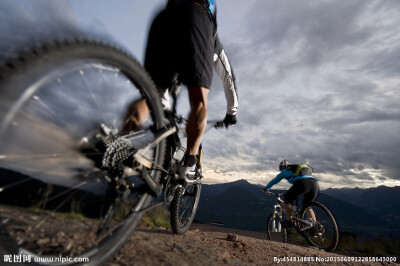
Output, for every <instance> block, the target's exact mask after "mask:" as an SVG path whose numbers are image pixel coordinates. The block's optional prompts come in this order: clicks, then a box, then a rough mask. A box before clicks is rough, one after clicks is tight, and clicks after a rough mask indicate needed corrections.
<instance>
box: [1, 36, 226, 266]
mask: <svg viewBox="0 0 400 266" xmlns="http://www.w3.org/2000/svg"><path fill="white" fill-rule="evenodd" d="M175 87H177V86H175ZM176 94H177V93H175V95H176ZM140 99H144V100H145V102H146V104H147V106H148V108H149V110H150V116H149V118H148V119H147V121H146V122H145V123H144V124H142V125H140V127H138V128H136V129H130V130H126V131H124V130H123V128H124V127H125V125H126V124H127V120H126V119H125V118H126V113H127V109H128V107H129V106H130V104H131V103H134V102H135V101H138V100H140ZM175 100H176V99H175ZM0 103H1V104H0V121H1V125H0V140H1V144H0V255H1V254H5V255H18V256H19V258H22V259H21V261H20V262H22V263H24V262H37V263H39V264H52V265H57V264H59V265H61V264H63V265H65V264H67V265H68V264H71V265H73V264H80V263H79V262H75V261H74V260H72V261H71V260H70V261H63V262H61V261H58V258H60V257H65V256H67V257H70V258H72V257H81V258H87V259H88V260H89V262H85V264H89V265H99V264H101V263H103V262H104V261H105V260H106V259H107V258H109V257H110V256H111V255H113V254H114V253H115V252H116V251H117V250H118V249H119V248H120V247H121V246H122V244H123V243H124V242H125V241H127V240H128V239H129V237H130V235H131V234H132V232H133V231H134V230H135V228H136V226H137V225H138V223H139V221H140V220H141V218H142V217H143V215H144V213H145V212H146V211H147V210H149V209H151V208H153V207H155V206H157V205H158V204H160V203H154V199H155V198H160V197H162V195H163V194H164V197H163V198H164V202H165V203H166V204H171V226H172V230H173V232H174V233H177V234H182V233H184V232H185V231H186V230H188V228H189V227H190V224H191V223H192V221H193V218H194V215H195V212H196V209H197V206H198V201H199V197H200V191H201V178H202V172H201V152H202V147H200V150H199V154H198V163H197V165H196V170H195V172H194V177H193V181H192V182H190V183H186V182H183V181H181V180H179V179H177V178H176V174H177V173H176V171H177V167H176V165H177V162H178V161H179V159H180V158H178V154H182V152H184V145H183V143H184V142H185V141H184V140H183V139H182V134H184V132H182V130H181V127H182V125H183V124H184V119H182V118H181V117H179V116H177V115H176V112H175V108H173V112H172V113H169V115H168V116H167V117H166V116H165V115H164V112H163V110H162V108H161V102H160V98H159V95H158V92H157V90H156V88H155V85H154V84H153V82H152V81H151V79H150V77H149V75H148V74H147V73H146V71H145V70H144V69H143V68H142V67H141V65H140V64H139V63H138V62H137V61H136V59H134V58H133V57H132V56H131V55H130V54H129V53H127V52H125V51H123V50H122V49H120V48H118V47H115V46H112V45H109V44H106V43H103V42H98V41H94V40H86V39H73V40H60V41H53V42H50V43H46V44H38V45H37V46H36V47H34V48H30V49H26V50H25V51H24V52H23V53H21V54H19V55H17V56H15V58H13V59H11V60H10V61H9V62H7V63H6V64H4V65H3V66H1V67H0ZM220 125H221V123H218V126H220ZM21 256H22V257H21ZM2 258H3V257H2ZM25 258H26V260H27V261H25ZM28 258H29V259H30V260H29V261H28Z"/></svg>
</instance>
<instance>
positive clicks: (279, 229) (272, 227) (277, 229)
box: [266, 213, 287, 243]
mask: <svg viewBox="0 0 400 266" xmlns="http://www.w3.org/2000/svg"><path fill="white" fill-rule="evenodd" d="M281 222H282V220H281V218H279V217H278V216H275V217H274V215H273V213H271V214H270V215H269V216H268V219H267V226H266V229H267V235H268V239H269V240H271V241H276V242H282V243H286V242H287V232H286V228H284V227H283V226H282V224H281Z"/></svg>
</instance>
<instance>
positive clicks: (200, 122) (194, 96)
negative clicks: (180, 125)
mask: <svg viewBox="0 0 400 266" xmlns="http://www.w3.org/2000/svg"><path fill="white" fill-rule="evenodd" d="M208 92H209V89H208V88H205V87H201V86H197V87H191V88H189V101H190V114H189V119H188V121H187V125H186V134H187V154H188V155H193V156H195V155H196V154H197V151H198V149H199V146H200V143H201V140H202V138H203V135H204V130H205V128H206V125H207V95H208Z"/></svg>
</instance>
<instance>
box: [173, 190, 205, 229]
mask: <svg viewBox="0 0 400 266" xmlns="http://www.w3.org/2000/svg"><path fill="white" fill-rule="evenodd" d="M200 192H201V183H198V184H186V185H185V186H183V187H180V188H178V189H177V190H176V192H175V196H174V199H173V200H172V203H171V227H172V231H173V232H174V234H178V235H180V234H183V233H185V232H186V231H187V230H188V229H189V227H190V225H191V224H192V222H193V219H194V216H195V215H196V211H197V206H198V205H199V200H200Z"/></svg>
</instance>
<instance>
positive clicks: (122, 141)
mask: <svg viewBox="0 0 400 266" xmlns="http://www.w3.org/2000/svg"><path fill="white" fill-rule="evenodd" d="M106 146H107V149H106V152H105V153H104V157H103V161H102V165H103V167H105V168H113V167H116V166H117V164H118V162H122V161H125V160H126V159H128V158H129V157H130V156H131V155H132V151H133V148H132V145H131V142H130V141H129V140H127V139H126V138H124V137H119V138H115V137H108V138H107V140H106Z"/></svg>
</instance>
